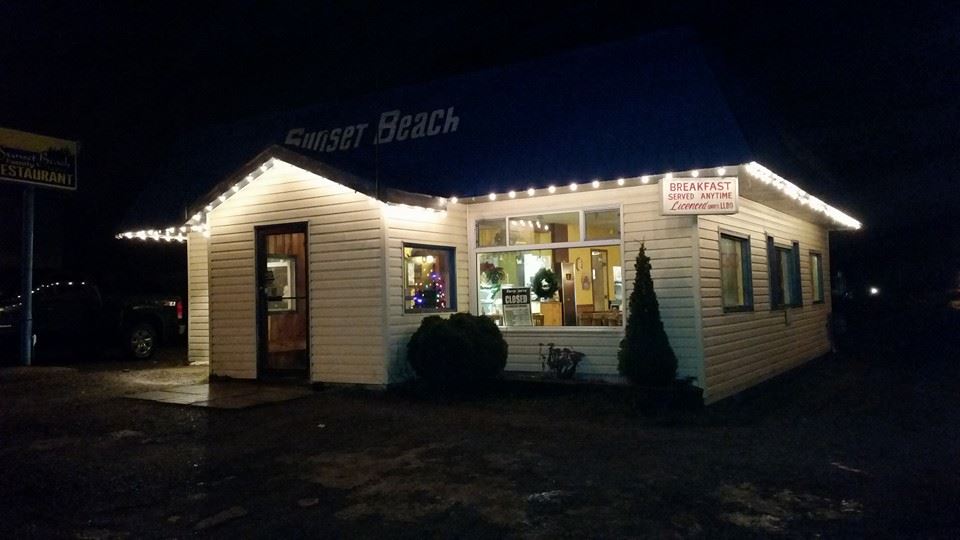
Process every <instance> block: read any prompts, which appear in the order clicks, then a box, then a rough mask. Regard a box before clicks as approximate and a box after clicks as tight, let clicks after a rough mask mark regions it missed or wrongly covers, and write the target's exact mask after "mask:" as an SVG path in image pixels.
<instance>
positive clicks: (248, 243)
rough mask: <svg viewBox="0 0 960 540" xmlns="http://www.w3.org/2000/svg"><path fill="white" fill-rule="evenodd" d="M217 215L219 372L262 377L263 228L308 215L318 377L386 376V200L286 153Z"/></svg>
mask: <svg viewBox="0 0 960 540" xmlns="http://www.w3.org/2000/svg"><path fill="white" fill-rule="evenodd" d="M276 163H277V165H275V166H274V167H273V168H271V169H270V170H268V171H267V172H266V173H264V174H263V175H262V176H261V177H259V178H257V179H256V180H255V181H254V182H253V183H252V184H250V185H249V186H247V187H245V188H244V189H243V190H241V191H240V192H239V193H237V194H236V195H234V196H233V197H231V198H229V199H227V201H226V202H225V203H223V204H222V205H221V206H219V207H217V208H216V209H214V210H213V212H211V213H210V214H209V217H208V223H209V225H210V239H209V244H210V250H209V252H210V336H211V339H210V371H211V373H213V374H216V375H226V376H231V377H237V378H254V377H256V375H257V359H256V323H255V317H256V313H255V312H256V297H255V261H254V255H255V247H254V241H255V240H254V227H255V226H259V225H269V224H277V223H293V222H307V223H308V230H307V232H308V239H307V243H308V245H307V250H308V253H309V255H308V257H309V259H308V260H309V272H310V276H309V288H310V328H309V332H310V378H311V380H314V381H328V382H343V383H363V384H383V383H385V382H386V371H385V369H384V349H383V341H382V335H383V324H382V322H383V317H382V314H383V307H382V303H383V302H382V293H383V279H382V264H383V262H382V244H381V240H382V208H381V206H382V205H381V203H379V202H378V201H376V200H374V199H371V198H370V197H367V196H366V195H363V194H360V193H357V192H354V191H352V190H351V189H349V188H347V187H345V186H343V185H341V184H338V183H336V182H333V181H330V180H327V179H324V178H322V177H320V176H317V175H315V174H312V173H310V172H307V171H305V170H303V169H300V168H297V167H294V166H292V165H289V164H285V163H282V162H276Z"/></svg>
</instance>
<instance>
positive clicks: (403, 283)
mask: <svg viewBox="0 0 960 540" xmlns="http://www.w3.org/2000/svg"><path fill="white" fill-rule="evenodd" d="M407 248H414V249H432V250H437V251H448V252H449V253H450V283H449V284H448V287H447V297H448V298H449V299H450V302H448V303H447V307H445V308H443V309H428V308H408V307H407V295H406V288H407V261H406V250H407ZM457 303H458V302H457V247H456V246H449V245H444V244H425V243H423V242H401V243H400V306H401V309H402V310H403V315H423V314H435V313H456V311H457Z"/></svg>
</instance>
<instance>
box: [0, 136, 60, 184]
mask: <svg viewBox="0 0 960 540" xmlns="http://www.w3.org/2000/svg"><path fill="white" fill-rule="evenodd" d="M0 180H9V181H12V182H21V183H25V184H31V185H35V186H43V187H52V188H58V189H69V190H76V189H77V143H76V142H74V141H67V140H64V139H55V138H53V137H46V136H44V135H36V134H33V133H26V132H24V131H17V130H15V129H6V128H0Z"/></svg>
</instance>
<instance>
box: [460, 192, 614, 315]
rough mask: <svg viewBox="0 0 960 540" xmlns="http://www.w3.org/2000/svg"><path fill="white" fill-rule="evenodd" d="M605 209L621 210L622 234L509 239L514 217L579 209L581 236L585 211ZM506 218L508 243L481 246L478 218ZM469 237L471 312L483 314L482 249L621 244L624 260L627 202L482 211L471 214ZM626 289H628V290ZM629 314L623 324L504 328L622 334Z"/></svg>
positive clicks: (509, 250)
mask: <svg viewBox="0 0 960 540" xmlns="http://www.w3.org/2000/svg"><path fill="white" fill-rule="evenodd" d="M602 210H617V211H618V212H619V214H620V238H610V239H605V240H581V241H579V242H556V243H547V244H526V245H520V246H511V245H510V239H509V234H510V232H509V223H508V222H507V220H509V219H510V218H512V217H518V216H520V215H521V214H522V215H530V214H534V213H538V214H543V215H547V214H563V213H568V212H579V213H580V237H581V238H585V237H586V230H585V228H586V219H585V217H584V213H585V212H595V211H602ZM497 219H502V220H504V227H505V228H506V231H507V232H506V234H507V237H506V238H505V239H504V241H505V242H506V245H504V246H487V247H479V246H477V241H478V239H477V237H476V223H477V222H478V221H492V220H497ZM467 229H468V233H469V235H468V238H467V248H468V256H469V258H470V265H471V267H472V268H473V271H474V272H475V274H476V275H474V276H473V277H472V279H470V280H469V283H468V285H469V287H470V297H471V299H472V304H473V306H472V308H471V312H472V313H473V314H474V315H478V314H479V310H480V307H479V306H480V290H479V287H478V280H479V272H480V262H479V259H478V256H479V255H480V254H482V253H499V252H513V251H516V252H520V251H535V250H543V249H564V248H577V247H583V248H594V247H606V246H618V247H619V248H620V257H621V260H624V257H625V253H626V248H625V242H624V228H623V204H621V203H612V204H611V203H598V204H592V205H576V206H565V205H561V206H557V207H551V208H548V209H543V210H542V211H541V210H538V209H532V210H529V211H519V212H518V211H501V210H497V211H488V212H478V213H477V214H475V215H473V216H471V217H470V225H469V226H468V228H467ZM626 267H627V266H626V264H624V265H623V268H624V270H626ZM624 289H626V282H624ZM624 292H626V291H624ZM627 303H628V301H627V298H624V305H626V304H627ZM626 324H627V317H626V312H625V310H624V317H623V324H621V325H619V326H549V327H543V326H501V327H500V331H501V332H543V331H545V330H547V331H550V332H589V333H617V334H621V333H622V332H623V330H624V328H626Z"/></svg>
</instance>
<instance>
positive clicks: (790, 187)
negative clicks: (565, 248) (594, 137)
mask: <svg viewBox="0 0 960 540" xmlns="http://www.w3.org/2000/svg"><path fill="white" fill-rule="evenodd" d="M743 169H744V170H745V171H746V172H747V173H748V174H750V175H751V176H753V177H755V178H758V179H759V180H760V181H762V182H763V183H765V184H767V185H770V186H772V187H775V188H777V189H779V190H780V191H781V192H783V193H784V194H785V195H787V196H789V197H790V198H792V199H794V200H795V201H797V202H798V203H799V204H800V205H801V206H806V207H808V208H810V209H812V210H815V211H817V212H820V213H822V214H824V215H825V216H826V217H827V218H829V219H830V220H832V221H833V222H834V223H837V224H839V225H842V226H844V227H849V228H851V229H859V228H861V227H862V224H861V223H860V222H859V221H857V220H856V219H854V218H853V217H851V216H849V215H847V214H845V213H843V212H842V211H840V210H838V209H836V208H834V207H832V206H830V205H829V204H827V203H825V202H823V201H822V200H820V199H818V198H817V197H814V196H813V195H810V194H809V193H807V192H806V191H804V190H802V189H800V187H799V186H797V185H796V184H794V183H792V182H790V181H789V180H787V179H785V178H783V177H782V176H779V175H777V174H776V173H774V172H773V171H771V170H770V169H767V168H766V167H764V166H763V165H760V164H759V163H757V162H756V161H751V162H750V163H748V164H746V165H743ZM707 172H712V173H713V175H712V176H726V175H727V173H728V167H724V166H721V167H715V168H713V169H712V170H711V169H710V168H704V169H692V170H689V171H686V172H678V173H673V172H667V173H663V174H660V175H648V174H644V175H642V176H640V177H638V178H639V181H640V183H641V184H649V183H650V181H651V179H653V178H654V177H656V176H659V177H660V179H662V180H672V179H673V178H674V176H675V175H678V176H680V175H682V176H689V177H691V178H699V177H700V176H701V175H706V174H707ZM588 184H589V185H591V186H592V187H593V189H599V188H600V187H607V188H612V187H621V186H625V185H626V184H627V181H626V179H624V178H618V179H616V180H609V181H606V182H604V181H601V180H599V179H597V180H593V181H592V182H589V183H588ZM604 184H605V185H604ZM614 184H615V185H614ZM579 187H580V184H578V183H577V182H571V183H570V184H569V186H568V188H569V191H570V192H576V191H577V190H578V189H579ZM538 191H541V190H538V189H537V188H534V187H530V188H527V190H526V192H527V197H534V196H536V195H537V192H538ZM543 191H546V194H548V195H553V194H555V193H557V191H558V188H557V186H556V185H554V184H551V185H549V186H548V187H546V188H544V189H543ZM508 193H510V194H513V195H511V196H510V198H511V199H512V198H514V197H515V196H516V191H514V190H511V191H509V192H508ZM499 195H500V194H498V193H496V192H492V193H490V194H488V195H486V196H485V197H480V196H476V197H470V199H469V202H471V203H479V202H485V200H489V201H496V200H497V199H498V197H499ZM451 202H456V197H453V198H451Z"/></svg>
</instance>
